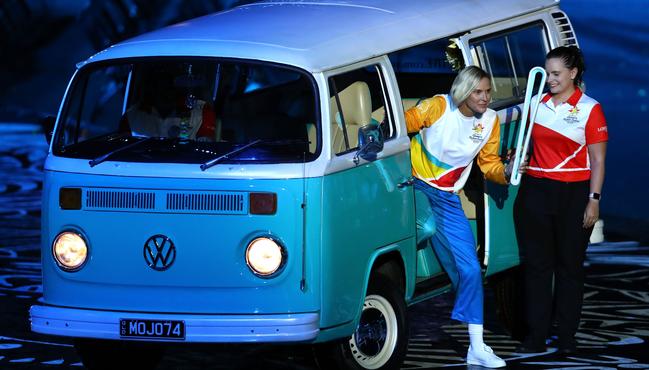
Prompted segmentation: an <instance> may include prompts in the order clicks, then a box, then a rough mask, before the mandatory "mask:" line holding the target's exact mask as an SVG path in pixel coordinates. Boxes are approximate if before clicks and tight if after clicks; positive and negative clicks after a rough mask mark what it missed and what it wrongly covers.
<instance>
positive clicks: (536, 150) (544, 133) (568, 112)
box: [527, 88, 608, 182]
mask: <svg viewBox="0 0 649 370" xmlns="http://www.w3.org/2000/svg"><path fill="white" fill-rule="evenodd" d="M551 98H552V94H549V93H548V94H545V95H544V96H543V98H542V99H541V103H539V109H538V111H537V114H536V121H535V122H534V126H533V128H532V155H531V158H530V163H529V169H528V170H527V174H528V175H530V176H534V177H541V178H548V179H552V180H557V181H564V182H575V181H585V180H588V179H590V161H589V158H588V145H590V144H596V143H601V142H604V141H608V130H607V126H606V119H605V118H604V113H603V112H602V107H601V106H600V104H599V103H598V102H597V101H596V100H595V99H593V98H591V97H589V96H587V95H586V94H584V93H583V92H582V91H581V90H580V89H579V88H577V90H576V91H575V92H574V93H573V94H572V96H570V98H569V99H568V100H567V101H566V102H565V103H562V104H559V105H557V106H555V105H554V103H553V102H552V100H551ZM533 100H534V99H532V101H533Z"/></svg>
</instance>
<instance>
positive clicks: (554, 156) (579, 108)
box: [514, 46, 608, 354]
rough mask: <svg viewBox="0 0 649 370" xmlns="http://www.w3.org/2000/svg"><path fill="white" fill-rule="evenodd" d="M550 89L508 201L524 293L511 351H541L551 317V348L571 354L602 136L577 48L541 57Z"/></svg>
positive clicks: (600, 171) (595, 206)
mask: <svg viewBox="0 0 649 370" xmlns="http://www.w3.org/2000/svg"><path fill="white" fill-rule="evenodd" d="M545 70H546V72H547V84H548V86H549V88H550V92H549V93H547V94H545V95H543V97H542V99H541V103H540V104H539V108H538V113H537V116H536V120H535V122H534V126H533V130H532V146H531V148H532V150H531V154H530V160H529V167H528V168H527V172H526V174H525V175H524V176H523V179H522V182H521V188H520V189H519V192H518V196H517V198H516V201H515V204H514V220H515V225H516V235H517V238H518V244H519V246H520V250H521V260H522V263H523V267H524V276H525V290H526V293H528V294H526V299H525V303H526V319H527V327H528V334H527V337H526V338H525V341H524V342H523V344H522V345H521V346H520V347H519V348H518V349H517V352H523V353H530V352H544V351H545V350H546V339H547V337H548V335H549V329H550V324H551V320H552V308H553V300H554V301H555V304H554V307H555V316H556V320H557V323H558V333H557V334H558V349H559V352H560V353H562V354H570V353H574V352H575V351H576V349H577V347H576V341H575V334H576V332H577V329H578V327H579V320H580V315H581V306H582V301H583V288H584V268H583V262H584V258H585V254H586V248H587V246H588V240H589V238H590V234H591V231H592V229H593V225H594V224H595V222H596V221H597V219H598V217H599V202H600V198H601V190H602V184H603V182H604V159H605V156H606V142H607V141H608V132H607V126H606V120H605V119H604V114H603V113H602V108H601V106H600V104H599V103H598V102H597V101H596V100H594V99H593V98H591V97H589V96H587V95H586V94H584V92H583V90H582V88H581V86H582V76H583V73H584V70H585V66H584V60H583V57H582V54H581V52H580V50H579V49H578V48H577V47H574V46H570V47H565V46H562V47H558V48H556V49H553V50H552V51H550V52H549V53H548V54H547V56H546V61H545Z"/></svg>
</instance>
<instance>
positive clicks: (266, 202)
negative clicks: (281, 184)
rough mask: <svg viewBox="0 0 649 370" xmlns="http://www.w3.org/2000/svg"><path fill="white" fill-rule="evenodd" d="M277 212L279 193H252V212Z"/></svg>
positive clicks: (265, 213)
mask: <svg viewBox="0 0 649 370" xmlns="http://www.w3.org/2000/svg"><path fill="white" fill-rule="evenodd" d="M275 212H277V194H275V193H250V214H253V215H274V214H275Z"/></svg>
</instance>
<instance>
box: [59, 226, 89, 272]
mask: <svg viewBox="0 0 649 370" xmlns="http://www.w3.org/2000/svg"><path fill="white" fill-rule="evenodd" d="M52 252H53V253H54V259H55V260H56V262H57V263H58V264H59V267H61V268H62V269H63V270H66V271H72V270H77V269H79V268H80V267H81V266H82V265H83V264H84V262H86V257H87V256H88V246H87V245H86V241H85V240H83V238H82V237H81V235H79V234H77V233H75V232H73V231H64V232H62V233H60V234H59V235H58V236H57V237H56V239H54V244H53V245H52Z"/></svg>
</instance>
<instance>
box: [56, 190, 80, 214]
mask: <svg viewBox="0 0 649 370" xmlns="http://www.w3.org/2000/svg"><path fill="white" fill-rule="evenodd" d="M59 207H61V209H81V189H80V188H61V189H59Z"/></svg>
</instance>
